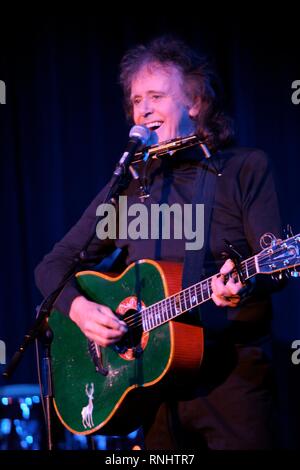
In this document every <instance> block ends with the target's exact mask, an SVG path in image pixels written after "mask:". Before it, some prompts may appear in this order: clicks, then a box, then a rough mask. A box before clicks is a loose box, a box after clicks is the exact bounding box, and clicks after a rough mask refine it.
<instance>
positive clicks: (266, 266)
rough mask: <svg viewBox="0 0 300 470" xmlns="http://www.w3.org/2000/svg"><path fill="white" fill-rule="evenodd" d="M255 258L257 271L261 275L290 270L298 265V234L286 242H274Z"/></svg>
mask: <svg viewBox="0 0 300 470" xmlns="http://www.w3.org/2000/svg"><path fill="white" fill-rule="evenodd" d="M255 258H256V262H257V268H258V269H257V271H258V272H259V273H262V274H272V273H276V272H279V271H284V270H286V269H289V270H292V269H293V268H295V267H297V266H299V265H300V234H298V235H295V236H294V237H291V238H287V239H286V240H280V239H278V240H275V241H274V242H273V243H272V245H271V246H270V247H268V248H265V249H264V250H263V251H261V252H260V253H258V254H257V255H256V257H255ZM295 272H296V271H295Z"/></svg>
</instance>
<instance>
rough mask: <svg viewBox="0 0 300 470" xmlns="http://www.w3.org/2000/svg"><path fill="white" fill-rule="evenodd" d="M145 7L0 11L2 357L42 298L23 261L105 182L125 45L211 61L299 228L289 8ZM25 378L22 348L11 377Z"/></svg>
mask: <svg viewBox="0 0 300 470" xmlns="http://www.w3.org/2000/svg"><path fill="white" fill-rule="evenodd" d="M144 7H146V5H145V6H144ZM155 12H157V8H154V9H153V13H152V14H151V15H150V17H149V19H148V21H147V18H146V17H145V16H141V17H139V16H137V17H134V16H129V15H128V16H127V17H125V16H124V17H122V15H119V17H117V18H116V17H115V16H113V15H108V14H104V13H103V14H97V15H96V14H95V15H90V16H89V15H87V14H82V15H81V16H79V15H78V16H65V17H62V16H60V17H58V16H46V15H45V16H41V15H40V16H30V15H27V16H25V17H23V16H22V14H21V15H20V14H19V15H18V18H17V17H16V16H12V15H10V16H9V17H7V16H5V15H4V16H3V17H2V18H1V30H0V79H1V80H4V81H5V83H6V92H7V104H6V105H2V106H0V119H1V127H0V133H1V134H0V161H1V163H0V164H1V171H0V178H1V180H0V181H1V183H0V188H1V205H2V207H1V222H2V223H1V245H0V253H1V257H0V260H1V270H0V273H1V284H0V286H1V294H0V315H1V319H0V339H1V340H4V341H5V342H6V345H7V357H8V358H9V357H10V356H11V355H12V354H13V352H14V351H15V350H16V348H17V346H18V345H19V344H20V342H21V340H22V337H23V335H24V334H25V332H27V330H28V329H29V327H30V325H31V324H32V321H33V318H34V315H35V306H36V305H37V304H38V303H39V302H40V301H41V297H40V295H39V293H38V292H37V289H36V288H35V285H34V279H33V270H34V267H35V266H36V264H37V263H38V262H39V260H40V259H41V257H42V256H43V255H44V254H45V253H47V252H48V251H49V250H50V249H51V247H52V246H53V244H54V243H55V241H57V240H58V239H60V238H61V237H62V236H63V235H64V234H65V232H66V231H67V230H68V229H69V228H70V227H71V226H72V225H73V224H74V222H75V221H76V220H77V219H78V217H79V216H80V214H81V212H82V211H83V210H84V208H85V207H86V206H87V204H88V203H89V201H90V200H91V199H92V198H93V196H94V195H95V194H96V193H97V192H98V190H99V189H100V188H101V187H102V186H103V185H104V183H105V182H106V181H107V180H108V179H109V177H110V175H111V173H112V170H113V168H114V165H115V162H116V160H117V159H118V158H119V156H120V154H121V152H122V149H123V148H124V145H125V143H126V140H127V135H128V129H129V128H128V124H127V123H126V121H125V118H124V113H123V110H122V106H121V90H120V88H119V86H118V64H119V61H120V59H121V57H122V55H123V53H124V52H125V50H126V49H127V48H128V47H130V46H132V45H133V44H135V43H136V42H141V41H144V40H147V39H149V38H151V37H152V36H155V35H157V34H161V33H165V32H173V33H176V34H177V35H179V36H181V37H182V38H183V39H185V40H187V41H188V42H189V43H190V44H191V45H192V46H193V47H196V48H198V49H199V50H200V51H203V52H204V53H207V54H208V55H209V56H212V57H213V58H214V59H215V64H216V67H217V70H218V72H219V74H220V76H221V78H222V80H223V83H224V89H225V96H226V104H227V107H228V110H229V111H230V112H231V113H232V115H233V117H234V118H235V119H236V125H237V139H238V143H239V144H241V145H248V146H253V147H260V148H262V149H264V150H265V151H266V152H268V153H269V155H270V156H271V158H272V160H273V163H274V170H275V175H276V179H277V187H278V195H279V198H280V205H281V210H282V216H283V220H284V222H285V223H286V222H289V223H291V224H292V225H293V227H294V230H295V233H297V232H300V216H299V215H300V214H299V206H298V201H299V176H298V175H299V169H300V164H299V151H300V137H299V129H300V126H299V122H300V119H299V117H300V104H299V105H298V106H296V105H294V104H293V103H292V101H291V95H292V89H291V84H292V82H293V81H294V80H297V79H298V80H299V79H300V70H299V63H300V60H299V52H298V50H297V41H296V24H295V23H294V22H293V14H292V12H291V13H290V17H289V18H288V23H286V24H285V21H286V19H285V18H284V17H282V18H279V17H278V18H277V19H274V18H272V19H271V17H268V16H266V17H264V18H262V17H261V15H258V14H252V15H249V14H248V13H249V12H248V13H247V12H246V11H245V12H243V14H242V13H241V14H240V16H235V17H232V16H230V15H229V14H227V15H226V14H223V13H222V14H220V15H219V17H218V18H216V17H215V13H216V12H215V13H214V14H210V16H207V15H203V14H202V15H201V14H194V13H193V12H190V13H186V14H185V15H183V14H181V13H179V14H178V15H177V17H175V18H174V17H173V18H170V17H169V16H161V15H158V14H155ZM254 13H255V12H254ZM245 18H247V20H245ZM298 42H299V41H298ZM299 288H300V281H298V280H292V281H291V283H290V285H289V286H288V287H287V288H286V289H285V290H284V291H283V292H281V293H279V294H276V296H274V300H275V302H274V303H275V313H274V322H273V338H274V351H275V354H274V363H275V367H276V373H277V377H278V384H279V405H278V409H279V419H280V439H281V444H280V445H281V446H282V447H289V448H291V447H294V448H295V447H297V445H298V443H299V438H300V432H299V425H298V423H299V420H300V409H299V408H300V405H299V398H298V397H299V396H300V380H299V376H300V364H299V366H296V365H293V364H292V363H291V353H292V350H291V343H292V341H293V340H295V339H300V315H299V314H300V307H299ZM36 380H37V378H36V367H35V359H34V353H33V347H30V348H29V349H28V350H27V352H26V355H25V358H24V359H23V361H22V363H21V365H20V367H19V369H18V370H17V372H16V373H15V375H14V377H13V382H15V383H18V382H21V383H25V382H36Z"/></svg>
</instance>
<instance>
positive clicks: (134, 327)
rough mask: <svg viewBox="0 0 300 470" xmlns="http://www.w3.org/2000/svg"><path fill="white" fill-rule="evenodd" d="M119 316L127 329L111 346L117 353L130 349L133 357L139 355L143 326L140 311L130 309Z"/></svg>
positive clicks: (141, 350)
mask: <svg viewBox="0 0 300 470" xmlns="http://www.w3.org/2000/svg"><path fill="white" fill-rule="evenodd" d="M119 318H120V319H122V320H123V321H125V323H127V326H128V331H127V333H126V334H125V335H124V336H123V337H122V339H121V340H120V341H119V342H118V343H116V344H115V345H114V346H113V348H114V349H115V351H117V352H118V353H119V354H124V353H125V352H126V351H128V350H129V349H130V350H132V352H133V355H134V357H139V356H140V355H141V354H142V352H143V348H142V346H141V338H142V334H143V328H142V321H141V314H140V312H138V311H137V310H133V309H131V310H128V311H127V312H126V313H125V314H124V315H122V316H120V317H119Z"/></svg>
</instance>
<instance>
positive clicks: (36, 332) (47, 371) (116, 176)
mask: <svg viewBox="0 0 300 470" xmlns="http://www.w3.org/2000/svg"><path fill="white" fill-rule="evenodd" d="M128 166H129V162H126V161H123V162H121V163H120V162H119V163H118V164H117V166H116V169H115V171H114V173H113V175H112V178H111V180H110V182H109V184H108V191H107V194H106V196H105V198H104V200H103V201H102V204H105V203H108V202H109V201H110V202H111V203H113V204H116V198H117V197H118V194H119V191H120V190H121V188H123V187H124V181H125V176H126V175H127V170H128ZM99 221H100V217H97V218H96V222H95V225H94V227H93V230H92V234H91V235H90V236H89V238H88V240H87V241H86V242H85V243H84V245H83V247H82V249H81V250H80V252H79V255H78V258H75V259H74V261H73V263H72V265H71V267H70V269H69V270H68V271H67V273H66V274H65V275H64V277H63V279H62V281H61V282H60V284H59V286H58V287H57V288H56V289H55V290H54V291H53V292H51V293H50V294H49V295H48V296H47V297H46V298H45V299H44V300H43V302H42V304H41V305H40V306H39V308H38V313H37V316H36V320H35V322H34V324H33V325H32V327H31V328H30V330H29V331H28V333H27V334H26V335H25V336H24V340H23V343H22V344H21V345H20V346H19V348H18V349H17V351H16V352H15V353H14V355H13V357H12V359H11V360H10V362H9V363H8V365H7V367H6V369H5V371H4V372H3V374H2V375H3V377H4V378H6V379H9V378H10V377H11V376H12V375H13V373H14V371H15V370H16V368H17V367H18V365H19V363H20V361H21V359H22V357H23V355H24V353H25V351H26V349H27V347H28V346H29V344H31V343H32V342H33V341H34V340H40V342H41V343H42V345H43V358H42V394H43V403H44V404H45V420H46V431H47V449H48V450H53V438H52V419H51V415H52V413H51V411H52V409H53V384H52V369H51V342H52V338H53V333H52V330H51V329H50V327H49V326H48V324H47V319H48V317H49V316H50V314H51V310H52V308H53V305H54V303H55V301H56V300H57V298H58V297H59V295H60V294H61V292H62V291H63V289H64V287H65V285H66V284H67V282H69V281H70V280H71V279H72V278H73V276H74V274H75V272H76V271H77V269H78V268H79V266H80V265H81V264H82V263H84V262H87V261H93V260H95V259H92V258H89V257H88V254H87V251H88V248H89V245H90V244H91V242H92V240H93V239H94V237H95V233H96V227H97V224H98V223H99Z"/></svg>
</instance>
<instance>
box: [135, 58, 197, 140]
mask: <svg viewBox="0 0 300 470" xmlns="http://www.w3.org/2000/svg"><path fill="white" fill-rule="evenodd" d="M183 86H184V84H183V77H182V73H181V71H180V70H179V69H178V68H177V67H176V66H173V65H168V66H162V65H160V64H156V63H151V64H147V65H145V66H143V67H142V68H141V69H140V70H139V71H138V72H137V74H136V75H135V77H134V79H133V80H132V84H131V102H132V107H133V120H134V123H135V124H140V125H145V126H147V127H149V128H150V129H151V130H153V131H154V130H155V134H156V135H157V139H155V140H157V142H163V141H165V140H169V139H174V138H176V137H181V136H187V135H191V134H193V133H194V131H195V123H194V121H193V120H192V119H191V116H192V115H193V113H194V112H195V110H194V107H193V106H192V102H191V99H189V98H188V97H187V96H186V94H185V92H184V88H183Z"/></svg>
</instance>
